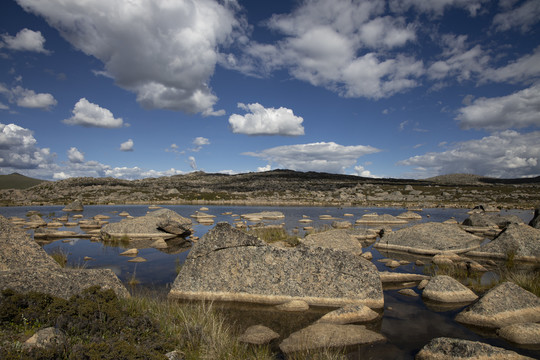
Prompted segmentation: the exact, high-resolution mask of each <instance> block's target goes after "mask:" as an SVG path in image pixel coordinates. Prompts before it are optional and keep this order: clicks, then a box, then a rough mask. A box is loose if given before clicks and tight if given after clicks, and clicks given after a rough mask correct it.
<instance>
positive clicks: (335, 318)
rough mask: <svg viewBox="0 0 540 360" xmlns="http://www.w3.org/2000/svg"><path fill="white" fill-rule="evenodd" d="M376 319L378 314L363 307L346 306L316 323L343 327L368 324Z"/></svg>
mask: <svg viewBox="0 0 540 360" xmlns="http://www.w3.org/2000/svg"><path fill="white" fill-rule="evenodd" d="M378 317H379V313H377V312H375V311H373V310H371V309H370V308H369V307H367V306H365V305H348V306H345V307H342V308H340V309H337V310H334V311H331V312H329V313H327V314H326V315H324V316H323V317H321V318H320V319H319V320H317V322H318V323H329V324H338V325H344V324H352V323H358V322H368V321H372V320H375V319H376V318H378Z"/></svg>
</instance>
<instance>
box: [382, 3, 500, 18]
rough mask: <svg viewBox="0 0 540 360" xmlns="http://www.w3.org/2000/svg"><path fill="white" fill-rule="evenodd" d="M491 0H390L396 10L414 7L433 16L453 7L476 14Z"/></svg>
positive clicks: (391, 7) (400, 10)
mask: <svg viewBox="0 0 540 360" xmlns="http://www.w3.org/2000/svg"><path fill="white" fill-rule="evenodd" d="M489 1H490V0H429V1H426V0H390V4H389V5H390V9H391V10H392V11H395V12H406V11H408V10H409V9H410V8H412V7H414V8H415V9H416V10H417V11H419V12H422V13H428V14H431V15H433V16H441V15H442V14H443V13H444V11H445V10H446V9H449V8H451V7H456V8H462V9H465V10H467V11H468V12H469V14H470V15H471V16H476V15H477V13H478V12H479V10H480V9H481V8H482V5H483V4H484V3H489Z"/></svg>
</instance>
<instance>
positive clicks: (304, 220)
mask: <svg viewBox="0 0 540 360" xmlns="http://www.w3.org/2000/svg"><path fill="white" fill-rule="evenodd" d="M298 222H299V223H303V224H308V223H310V222H313V220H311V219H300V220H298Z"/></svg>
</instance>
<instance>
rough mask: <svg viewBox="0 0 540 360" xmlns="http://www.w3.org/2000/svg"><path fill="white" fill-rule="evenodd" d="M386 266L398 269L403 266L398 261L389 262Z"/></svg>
mask: <svg viewBox="0 0 540 360" xmlns="http://www.w3.org/2000/svg"><path fill="white" fill-rule="evenodd" d="M385 265H386V266H388V267H389V268H392V269H393V268H397V267H398V266H400V265H401V264H400V263H399V261H396V260H390V261H387V262H386V263H385Z"/></svg>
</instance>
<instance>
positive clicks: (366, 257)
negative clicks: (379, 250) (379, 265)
mask: <svg viewBox="0 0 540 360" xmlns="http://www.w3.org/2000/svg"><path fill="white" fill-rule="evenodd" d="M360 256H362V257H363V258H364V259H366V260H371V259H373V254H372V253H371V251H367V252H365V253H363V254H362V255H360Z"/></svg>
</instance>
